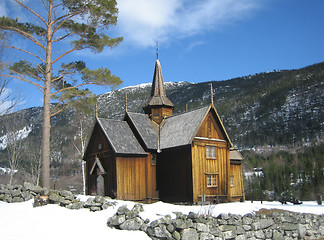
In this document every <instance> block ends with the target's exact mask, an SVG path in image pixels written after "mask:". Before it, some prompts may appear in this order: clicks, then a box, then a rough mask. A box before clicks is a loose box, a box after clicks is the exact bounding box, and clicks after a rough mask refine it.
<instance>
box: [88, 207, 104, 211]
mask: <svg viewBox="0 0 324 240" xmlns="http://www.w3.org/2000/svg"><path fill="white" fill-rule="evenodd" d="M89 209H90V211H91V212H97V211H101V207H90V208H89Z"/></svg>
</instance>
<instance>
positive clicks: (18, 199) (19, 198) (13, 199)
mask: <svg viewBox="0 0 324 240" xmlns="http://www.w3.org/2000/svg"><path fill="white" fill-rule="evenodd" d="M23 201H24V199H23V198H22V197H13V198H12V202H13V203H17V202H23Z"/></svg>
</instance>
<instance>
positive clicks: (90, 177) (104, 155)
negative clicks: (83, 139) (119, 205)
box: [85, 124, 117, 198]
mask: <svg viewBox="0 0 324 240" xmlns="http://www.w3.org/2000/svg"><path fill="white" fill-rule="evenodd" d="M99 144H101V149H99ZM96 156H97V157H98V158H99V160H100V162H101V163H102V166H103V167H104V169H105V171H106V174H104V179H105V195H106V196H109V197H112V198H115V197H116V196H115V194H116V191H117V184H116V157H115V155H114V152H113V150H112V148H111V146H110V145H109V142H108V141H107V139H106V137H105V135H104V133H103V131H102V130H101V128H100V127H99V125H98V124H96V125H95V127H94V131H93V133H92V136H91V138H90V141H89V145H88V147H87V150H86V154H85V161H86V185H87V194H89V195H95V194H96V190H97V186H96V185H97V171H96V169H95V170H94V171H93V173H92V174H90V171H91V168H92V166H93V164H94V161H95V158H96Z"/></svg>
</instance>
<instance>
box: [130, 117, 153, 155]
mask: <svg viewBox="0 0 324 240" xmlns="http://www.w3.org/2000/svg"><path fill="white" fill-rule="evenodd" d="M126 116H128V117H129V119H130V120H131V122H132V124H133V125H134V127H135V128H136V131H137V133H138V134H139V135H140V137H141V138H142V140H143V142H144V144H145V146H146V148H148V149H151V150H156V149H157V148H158V126H157V125H155V124H154V123H153V122H152V121H151V120H150V119H149V117H148V116H147V115H146V114H142V113H132V112H127V113H126Z"/></svg>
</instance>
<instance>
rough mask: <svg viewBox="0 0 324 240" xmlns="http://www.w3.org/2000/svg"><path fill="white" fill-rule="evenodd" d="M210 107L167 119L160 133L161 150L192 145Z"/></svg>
mask: <svg viewBox="0 0 324 240" xmlns="http://www.w3.org/2000/svg"><path fill="white" fill-rule="evenodd" d="M209 108H210V107H209V106H207V107H203V108H200V109H197V110H194V111H191V112H187V113H183V114H180V115H177V116H172V117H170V118H167V119H166V120H165V122H164V124H163V126H162V129H161V133H160V148H161V149H166V148H172V147H179V146H184V145H188V144H191V142H192V140H193V138H194V137H195V134H196V133H197V131H198V128H199V127H200V124H201V123H202V121H203V120H204V118H205V116H206V114H207V113H208V110H209Z"/></svg>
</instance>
